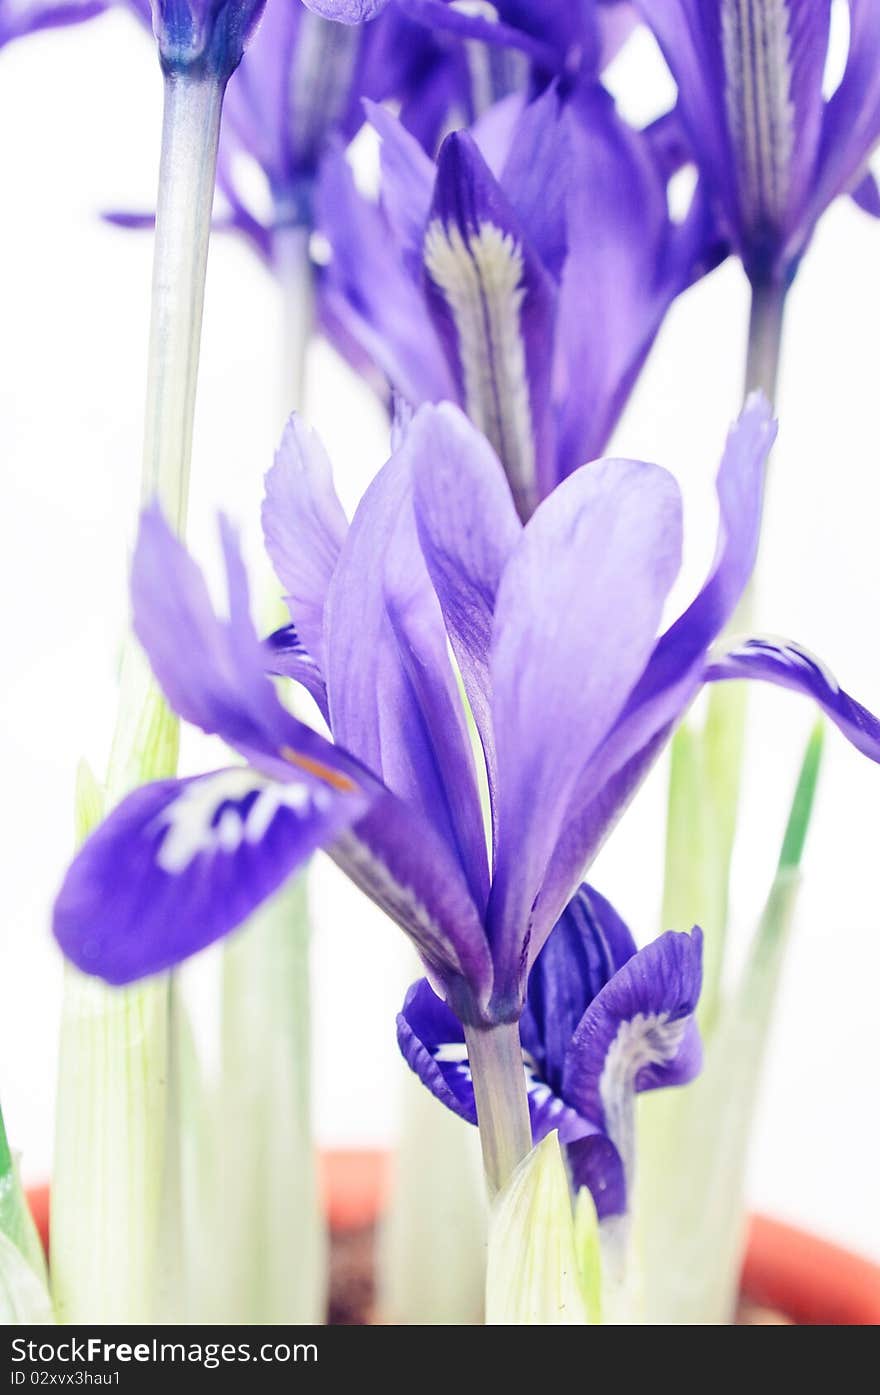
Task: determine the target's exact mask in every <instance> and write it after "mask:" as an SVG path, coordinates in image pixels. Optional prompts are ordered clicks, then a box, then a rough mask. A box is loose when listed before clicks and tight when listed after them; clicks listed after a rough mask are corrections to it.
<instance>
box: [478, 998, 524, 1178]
mask: <svg viewBox="0 0 880 1395" xmlns="http://www.w3.org/2000/svg"><path fill="white" fill-rule="evenodd" d="M464 1035H465V1041H466V1042H467V1053H468V1061H469V1062H470V1068H471V1075H472V1076H473V1082H474V1096H475V1098H476V1105H477V1123H478V1124H479V1127H480V1143H481V1145H482V1149H483V1166H484V1168H485V1172H486V1180H487V1182H488V1185H489V1191H490V1194H491V1195H495V1193H496V1192H500V1191H501V1189H502V1188H503V1187H504V1186H505V1185H506V1183H507V1181H508V1180H509V1178H510V1177H511V1175H512V1174H513V1171H514V1168H515V1167H516V1165H517V1163H519V1162H521V1161H522V1159H523V1158H524V1157H525V1156H526V1154H527V1153H528V1152H529V1151H530V1149H531V1146H532V1135H531V1126H530V1124H529V1104H528V1098H527V1095H526V1077H525V1071H524V1070H523V1059H522V1048H521V1047H520V1041H519V1024H518V1023H517V1022H501V1023H499V1024H498V1026H497V1027H471V1026H466V1027H465V1029H464Z"/></svg>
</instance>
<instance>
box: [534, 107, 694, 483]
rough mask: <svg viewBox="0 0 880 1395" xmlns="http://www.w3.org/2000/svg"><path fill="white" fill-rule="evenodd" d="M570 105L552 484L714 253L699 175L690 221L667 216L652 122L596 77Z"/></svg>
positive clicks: (585, 449) (585, 447) (601, 424)
mask: <svg viewBox="0 0 880 1395" xmlns="http://www.w3.org/2000/svg"><path fill="white" fill-rule="evenodd" d="M569 106H570V112H571V118H570V122H569V128H568V140H569V143H570V146H571V151H572V156H571V161H572V168H573V170H574V171H576V178H573V179H572V180H570V181H568V184H567V188H566V197H567V210H566V212H567V222H568V258H567V260H566V262H565V266H564V270H563V274H562V286H561V290H560V296H559V309H558V341H557V358H556V363H555V369H554V371H555V385H554V401H555V402H556V403H557V404H558V405H557V427H558V444H557V460H556V465H555V475H554V478H553V479H552V480H550V481H548V482H547V483H546V484H545V487H544V488H545V492H547V490H548V489H549V488H550V487H552V485H553V484H554V483H556V481H557V480H558V479H561V478H564V477H565V476H566V475H567V474H570V473H571V471H572V470H574V469H577V467H578V466H579V465H583V464H584V462H585V461H587V460H593V459H595V458H596V457H597V456H599V455H600V454H601V453H602V451H603V450H604V449H605V446H606V444H607V442H608V439H609V437H610V435H611V432H612V430H613V428H614V426H615V425H616V423H617V420H618V418H619V416H620V413H621V411H622V410H623V407H624V406H625V404H626V401H627V398H628V397H629V394H630V392H631V390H632V387H633V383H634V382H635V380H636V378H637V376H638V373H639V371H640V369H641V367H642V364H643V363H644V361H645V358H646V356H647V354H648V352H649V350H650V348H651V346H652V344H653V342H654V338H655V336H656V334H657V331H658V329H659V328H660V325H661V323H662V321H663V317H664V315H665V314H666V312H667V310H668V309H669V306H670V305H671V303H672V301H673V300H674V299H675V297H676V296H677V295H679V294H680V293H681V292H682V291H683V290H685V289H686V288H687V286H689V285H690V284H691V283H692V282H693V281H694V280H695V279H696V278H697V276H699V275H701V274H703V273H704V272H705V271H706V270H708V269H709V267H710V266H711V265H714V263H715V262H716V261H717V260H718V257H719V245H718V244H719V239H718V236H717V230H716V228H715V223H714V220H713V219H712V218H710V216H709V211H708V206H707V204H706V200H705V198H704V196H703V193H702V187H701V186H698V189H697V192H696V193H695V195H694V197H693V200H692V203H691V207H690V209H689V211H688V214H687V216H686V217H685V219H684V221H683V222H682V223H680V224H679V223H675V222H673V220H672V219H671V218H670V215H669V206H668V196H667V186H668V181H669V177H670V170H669V167H668V166H669V160H670V153H669V151H668V149H667V148H666V144H665V142H664V141H663V140H661V139H659V138H658V135H657V132H656V131H653V132H651V131H649V132H643V131H638V130H635V129H633V128H632V127H631V126H630V125H629V124H628V123H627V122H626V121H624V120H623V119H622V118H621V117H620V116H619V115H618V113H617V111H616V109H615V106H614V103H613V101H612V100H611V98H610V97H609V95H608V94H607V93H606V92H605V91H604V90H603V89H602V88H601V87H599V86H595V87H590V88H586V89H584V90H581V91H578V92H577V93H576V94H575V95H574V96H573V97H572V99H571V100H570V103H569ZM669 129H673V123H672V122H671V121H669V122H668V123H667V130H669Z"/></svg>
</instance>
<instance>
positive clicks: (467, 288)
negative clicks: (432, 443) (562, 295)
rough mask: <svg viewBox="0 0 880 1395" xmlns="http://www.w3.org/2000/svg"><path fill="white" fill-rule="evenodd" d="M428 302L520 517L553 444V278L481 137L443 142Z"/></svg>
mask: <svg viewBox="0 0 880 1395" xmlns="http://www.w3.org/2000/svg"><path fill="white" fill-rule="evenodd" d="M424 260H425V273H426V284H427V290H428V303H429V306H430V309H431V313H432V316H433V319H434V322H435V324H436V326H437V329H438V332H439V334H440V337H441V339H442V341H443V343H444V345H445V347H446V351H447V355H448V357H449V361H450V363H451V364H452V365H453V367H454V372H455V375H456V379H457V382H458V385H459V392H460V397H461V401H462V403H463V405H464V407H465V410H466V411H467V414H468V416H469V417H470V419H471V421H472V422H473V423H474V425H475V426H477V427H478V428H479V429H480V430H481V431H482V432H483V434H484V435H485V436H486V437H487V438H488V440H489V441H490V443H491V444H492V446H493V448H494V449H495V451H496V453H497V455H498V457H499V459H500V460H501V463H502V464H503V466H504V468H505V471H506V472H507V477H508V479H509V480H510V485H511V489H512V490H513V494H514V498H515V500H516V503H517V509H518V511H519V513H520V516H521V517H523V518H528V517H529V515H530V514H531V512H532V511H533V509H534V507H535V504H536V503H537V500H538V479H539V477H542V476H543V474H544V472H545V471H546V468H547V466H546V457H547V456H548V454H549V451H550V449H551V439H550V429H551V422H550V416H549V395H550V365H551V354H550V352H548V345H551V344H552V342H553V334H554V313H555V311H554V299H555V297H554V291H553V286H552V282H551V280H550V278H549V276H548V274H547V272H546V271H545V269H544V267H543V266H542V265H541V262H540V260H539V258H538V256H537V253H536V252H535V251H534V250H533V248H532V247H531V245H530V243H529V242H528V240H527V238H526V237H525V234H524V232H523V229H522V226H521V224H520V221H519V219H518V218H517V216H516V214H515V212H514V211H513V209H512V208H511V206H510V204H509V203H508V201H507V199H506V197H505V195H504V193H503V192H502V190H501V187H500V186H499V184H498V183H497V181H496V180H495V179H494V178H493V176H492V174H491V173H490V171H489V168H488V166H487V165H486V164H485V162H484V160H483V158H482V156H481V155H480V153H479V151H478V149H477V147H476V145H475V143H474V141H473V140H472V139H471V137H470V136H469V135H467V134H466V133H464V132H457V133H455V134H453V135H451V136H449V137H447V139H446V141H444V143H443V147H442V149H441V151H440V157H439V161H438V169H437V184H436V190H435V195H434V204H433V207H432V210H431V216H430V220H429V222H428V229H427V232H426V235H425V244H424Z"/></svg>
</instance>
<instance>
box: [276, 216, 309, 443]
mask: <svg viewBox="0 0 880 1395" xmlns="http://www.w3.org/2000/svg"><path fill="white" fill-rule="evenodd" d="M310 239H311V232H310V229H309V228H307V227H304V226H303V225H302V224H292V225H291V226H289V227H281V228H279V229H278V231H277V232H276V234H275V242H274V252H275V274H276V277H277V280H278V287H279V291H280V301H281V316H282V320H281V356H280V357H281V408H282V412H283V416H284V417H285V418H286V417H287V416H289V414H290V413H291V411H297V412H302V411H303V410H304V408H305V388H306V359H307V355H308V348H309V344H310V342H311V337H312V328H313V325H314V319H315V289H314V276H313V272H312V262H311V257H310V255H309V242H310Z"/></svg>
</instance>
